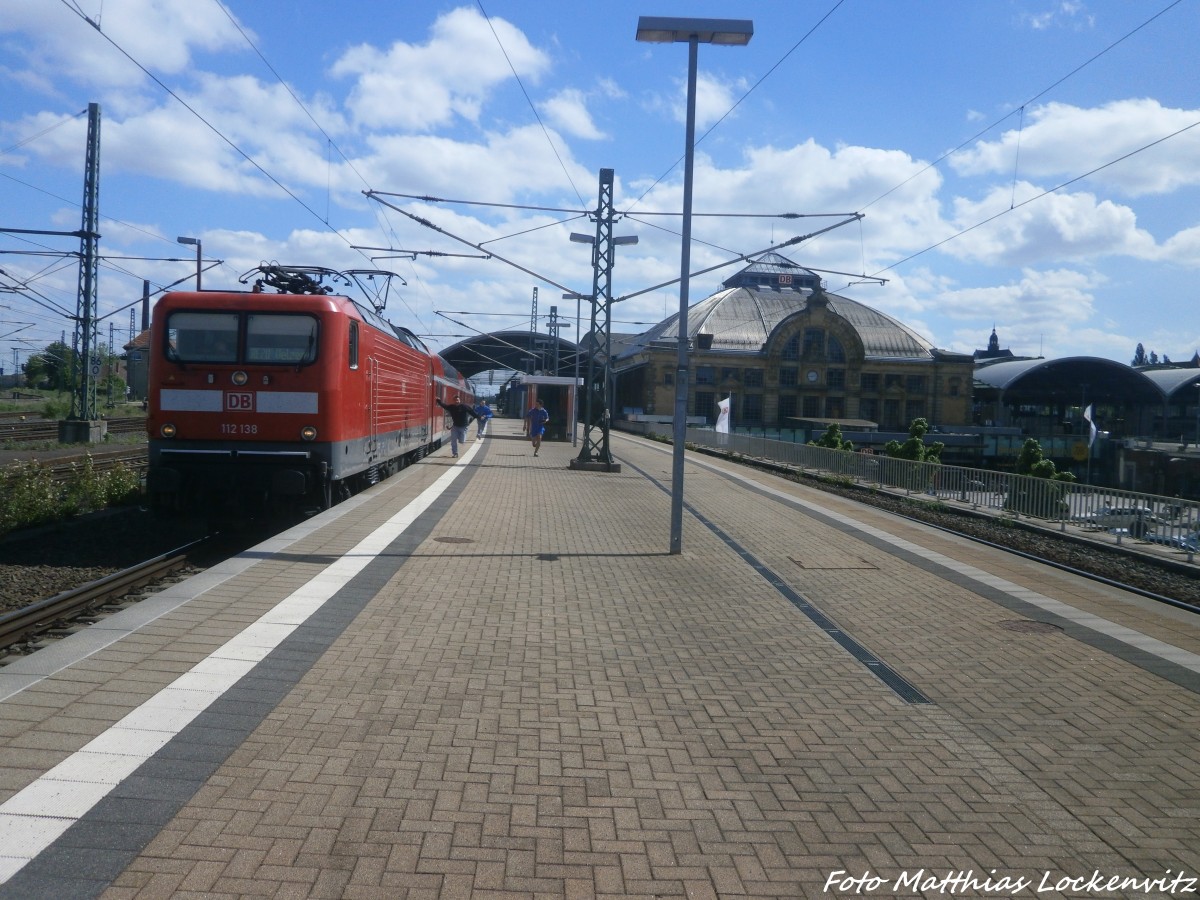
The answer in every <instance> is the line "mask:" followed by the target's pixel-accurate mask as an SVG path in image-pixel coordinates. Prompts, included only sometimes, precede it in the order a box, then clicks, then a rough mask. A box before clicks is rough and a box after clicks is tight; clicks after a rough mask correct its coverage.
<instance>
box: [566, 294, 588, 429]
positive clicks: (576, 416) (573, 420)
mask: <svg viewBox="0 0 1200 900" xmlns="http://www.w3.org/2000/svg"><path fill="white" fill-rule="evenodd" d="M562 296H563V299H564V300H574V301H575V384H574V385H573V386H572V388H571V390H572V391H573V392H574V395H575V402H574V403H572V404H571V408H572V410H573V411H574V415H573V416H572V418H571V446H572V447H575V446H577V445H578V444H579V352H580V351H579V303H580V301H581V300H587V301H588V302H589V303H591V302H592V298H591V297H590V296H585V295H583V294H577V293H575V292H574V291H571V292H570V293H569V294H563V295H562Z"/></svg>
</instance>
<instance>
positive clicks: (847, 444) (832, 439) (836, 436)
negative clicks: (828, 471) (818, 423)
mask: <svg viewBox="0 0 1200 900" xmlns="http://www.w3.org/2000/svg"><path fill="white" fill-rule="evenodd" d="M809 443H810V444H812V445H813V446H816V447H829V448H830V449H833V450H851V451H853V450H854V442H853V441H848V440H845V439H844V438H843V437H842V426H841V425H839V424H837V423H836V422H835V423H833V424H832V425H830V426H829V427H828V428H826V429H825V433H824V434H823V435H821V436H820V437H819V438H817V439H816V440H815V441H809Z"/></svg>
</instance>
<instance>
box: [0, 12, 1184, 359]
mask: <svg viewBox="0 0 1200 900" xmlns="http://www.w3.org/2000/svg"><path fill="white" fill-rule="evenodd" d="M639 14H644V15H655V16H699V17H712V18H742V19H751V20H753V22H754V29H755V34H754V38H753V40H752V41H751V43H750V45H749V46H748V47H738V48H733V47H715V46H705V47H701V49H700V57H699V59H700V80H699V89H698V134H702V135H704V137H703V140H702V141H701V142H700V143H699V145H698V147H697V156H696V168H695V192H694V196H695V200H694V206H695V211H696V212H697V213H727V214H737V215H734V216H722V217H712V216H702V217H698V218H697V219H696V220H695V223H694V227H693V237H694V238H695V239H696V243H695V244H694V245H693V250H692V264H693V266H692V267H693V269H694V270H698V269H702V268H707V267H710V266H714V265H717V264H719V263H721V262H723V261H726V260H729V259H731V258H733V257H736V256H738V255H740V254H745V253H752V252H755V251H758V250H762V249H764V248H766V247H768V246H770V245H771V244H773V243H777V242H780V241H783V240H787V239H789V238H791V237H794V236H797V235H800V234H806V233H809V232H811V231H815V230H817V229H819V228H824V227H826V226H827V225H830V224H832V223H834V222H836V221H840V219H838V218H804V219H782V218H770V217H767V214H778V213H802V214H806V215H813V214H826V213H854V212H861V213H862V214H863V218H862V219H861V221H858V222H851V223H850V224H846V225H844V226H842V227H840V228H838V229H836V230H834V231H831V232H829V233H827V234H825V235H823V236H821V237H819V238H815V239H812V240H809V241H805V242H803V243H801V244H799V245H798V246H793V247H790V248H788V249H787V250H785V251H782V252H784V253H785V255H787V256H789V257H790V258H792V259H793V260H795V261H796V262H798V263H800V264H802V265H806V266H809V267H812V268H814V269H817V270H818V271H820V270H826V271H827V273H828V274H825V275H824V277H825V278H826V284H827V287H828V288H829V289H830V290H833V291H836V292H839V293H844V294H846V295H847V296H850V297H852V298H854V299H856V300H859V301H861V302H863V303H866V304H868V305H871V306H874V307H876V308H878V309H880V310H882V311H884V312H886V313H888V314H890V315H893V316H895V317H896V318H898V319H900V320H901V321H903V322H905V323H906V324H908V325H910V326H911V327H913V328H915V329H916V330H918V331H919V332H921V333H922V334H924V335H925V336H926V337H927V338H928V339H929V340H930V341H932V342H933V344H934V345H935V346H938V347H942V348H945V349H951V350H959V351H965V352H970V351H971V350H974V349H976V348H979V347H983V346H985V345H986V342H987V338H988V334H989V333H990V331H991V330H992V327H993V325H994V326H995V327H996V329H997V331H998V332H999V335H1000V339H1001V345H1002V346H1004V347H1009V348H1011V349H1012V350H1013V351H1014V352H1015V353H1018V354H1022V355H1039V354H1041V355H1044V356H1047V357H1052V358H1053V357H1064V356H1076V355H1091V356H1101V357H1106V358H1110V359H1116V360H1120V361H1122V362H1129V360H1130V359H1131V358H1132V356H1133V352H1134V349H1135V347H1136V345H1137V344H1138V343H1139V342H1141V343H1143V344H1144V345H1145V347H1146V350H1147V351H1150V350H1154V351H1156V352H1157V353H1158V354H1159V355H1160V356H1161V355H1164V354H1165V355H1167V356H1170V357H1171V358H1172V359H1174V360H1176V361H1180V360H1184V359H1188V358H1190V357H1191V356H1192V354H1193V353H1195V352H1196V351H1197V350H1200V314H1198V311H1197V303H1196V297H1197V289H1196V287H1195V282H1196V275H1197V270H1198V269H1200V202H1198V201H1200V127H1197V126H1198V123H1200V96H1198V93H1200V91H1198V85H1200V80H1197V78H1196V66H1195V62H1194V53H1195V47H1196V46H1197V44H1198V43H1200V4H1198V3H1197V0H1180V2H1174V0H1154V2H1140V0H1137V2H1134V0H1096V2H1061V0H1058V2H1055V0H976V2H962V0H922V2H906V0H841V2H839V0H809V2H781V0H771V2H748V0H743V2H721V3H718V2H708V0H691V2H686V3H685V2H675V0H656V2H655V3H654V4H652V5H649V6H646V7H645V8H639V7H638V6H636V5H633V4H615V5H614V4H584V3H573V2H566V3H564V2H562V0H556V2H542V0H482V2H476V3H473V4H472V3H468V2H465V0H461V2H457V3H455V2H438V0H421V2H415V0H397V2H392V3H378V2H375V0H371V2H367V0H341V2H339V3H336V4H334V3H331V2H318V0H288V2H282V0H278V2H277V0H219V2H218V0H188V2H183V0H0V212H2V214H0V227H4V228H23V229H44V230H59V229H61V230H74V229H77V228H79V226H80V200H81V197H82V192H83V168H84V151H85V141H86V115H81V113H82V112H83V111H85V110H86V107H87V105H88V103H90V102H96V103H99V104H100V105H101V110H102V132H101V133H102V137H101V142H102V144H101V151H100V158H101V178H100V213H101V227H100V231H101V234H102V239H101V244H100V247H101V252H102V253H103V254H105V255H106V257H109V258H107V259H106V260H105V262H104V263H103V264H102V267H101V275H100V285H99V307H100V314H101V315H102V316H104V317H105V318H104V320H103V327H102V339H103V340H107V337H108V323H109V322H112V323H114V325H115V329H116V331H115V337H116V343H117V344H122V343H124V341H125V340H126V339H127V336H128V330H129V312H128V310H127V309H125V308H126V307H128V305H129V304H130V303H132V302H133V301H135V300H137V298H139V297H140V296H141V292H142V281H143V279H148V280H149V281H150V282H151V289H152V290H155V291H157V290H158V289H159V288H161V287H163V286H165V285H168V284H169V283H171V282H174V281H177V280H178V279H182V278H185V277H186V276H187V275H189V274H190V273H192V272H193V271H194V265H195V263H194V259H195V258H194V249H193V248H190V247H183V246H180V245H178V244H177V243H176V241H175V238H176V237H177V236H181V235H184V236H195V237H199V238H200V239H201V240H202V241H203V252H204V257H205V259H206V260H210V261H215V260H221V261H222V263H221V264H220V265H217V266H215V267H214V268H212V269H209V270H208V271H206V273H205V275H204V285H205V287H206V288H213V287H221V286H228V287H236V286H237V278H238V276H240V275H242V274H243V273H244V272H246V271H247V270H249V269H250V268H251V267H253V266H255V265H257V264H258V263H259V262H261V261H263V260H278V261H281V262H287V263H294V264H306V265H322V266H327V267H330V268H336V269H346V268H364V267H367V266H369V265H372V264H373V263H372V262H371V260H370V259H369V257H370V256H373V255H376V254H374V253H371V252H365V253H364V252H363V251H359V250H355V249H353V247H354V246H377V247H384V246H386V247H395V248H403V249H406V250H434V251H439V252H444V253H465V254H471V253H472V252H473V251H472V250H470V248H468V247H466V246H464V245H463V244H460V243H457V242H455V241H453V240H451V239H450V238H449V237H447V236H445V235H442V234H438V233H436V232H434V231H432V230H430V229H428V228H425V227H423V226H421V225H420V224H418V223H415V222H413V221H412V220H410V219H408V218H407V217H405V216H403V215H401V214H399V213H397V212H395V211H394V210H391V209H389V208H387V207H385V206H382V205H381V204H379V203H376V202H374V201H372V200H369V199H367V198H366V197H364V195H363V191H365V190H376V191H382V192H390V193H398V194H412V195H431V196H436V197H442V198H448V199H452V200H463V201H475V202H477V203H490V204H508V206H498V205H492V206H485V205H468V204H466V203H436V204H430V203H420V202H417V201H413V200H407V199H401V198H392V199H391V202H394V203H395V204H397V205H399V206H402V207H403V208H405V209H407V210H409V211H411V212H413V213H414V214H417V215H420V216H422V217H424V218H426V219H428V220H430V221H432V222H435V223H436V224H438V225H439V226H440V227H441V228H443V229H445V230H446V231H448V232H450V233H452V234H454V235H457V236H458V237H460V238H462V239H463V240H466V241H469V242H471V243H477V244H478V243H484V242H486V246H487V247H488V249H489V250H490V251H491V252H493V253H495V254H498V255H500V256H504V257H506V258H507V259H510V260H513V261H514V262H517V263H519V264H520V265H521V266H523V267H525V268H526V269H529V270H532V271H534V272H536V273H538V274H540V275H543V276H545V277H546V278H547V279H549V281H551V282H554V283H557V284H559V285H562V286H566V287H569V288H571V289H572V290H578V291H582V292H587V291H589V290H590V289H591V259H590V251H589V249H588V248H587V247H586V246H584V245H580V244H576V243H571V242H570V241H569V233H570V232H572V231H583V232H590V231H592V230H593V229H594V226H593V225H591V224H590V223H589V222H588V221H587V219H586V218H573V217H572V214H571V213H561V212H551V211H545V210H529V209H517V208H513V207H516V206H522V207H528V206H537V207H549V208H554V209H567V210H575V211H583V210H586V209H591V208H594V207H595V204H596V199H597V179H598V173H599V170H600V169H601V168H612V169H614V170H615V173H616V190H615V200H616V203H615V205H616V207H617V209H618V210H620V211H623V212H624V211H628V212H629V215H628V216H626V217H624V218H622V220H621V221H619V222H618V223H617V225H616V226H615V228H614V232H615V233H616V234H618V235H629V234H635V235H637V236H638V237H639V243H638V244H637V246H633V247H621V248H619V249H618V251H617V255H616V267H615V269H614V272H613V292H614V295H616V296H621V295H624V294H630V293H634V292H636V291H641V290H643V289H645V288H647V287H650V286H652V285H656V284H660V283H663V282H666V281H669V280H671V279H673V278H676V277H677V276H678V274H679V259H680V238H679V234H678V232H679V224H680V221H679V218H678V217H677V216H676V215H673V214H675V213H678V212H679V211H680V209H681V207H682V165H681V164H680V161H681V158H682V156H683V150H684V147H683V144H684V125H683V106H684V94H685V90H684V88H685V79H686V69H687V48H686V46H685V45H682V44H678V45H667V44H662V45H659V44H643V43H638V42H636V41H635V40H634V34H635V31H636V26H637V19H638V16H639ZM83 16H86V17H87V18H88V19H90V20H91V24H89V23H88V22H85V21H84V19H83ZM514 72H515V74H514ZM151 76H153V77H151ZM731 110H732V111H731ZM710 128H711V129H712V130H711V131H709V129H710ZM705 132H708V133H707V134H705ZM650 213H669V214H672V215H665V216H664V215H655V216H652V215H649V214H650ZM77 247H78V244H77V241H74V240H73V239H69V238H57V237H37V236H29V235H15V234H0V270H3V272H4V273H5V274H4V275H3V276H0V363H2V364H3V365H4V367H5V370H6V371H10V370H11V364H12V359H13V354H14V350H15V351H16V352H17V354H18V358H19V359H21V360H23V359H24V358H25V357H26V356H27V355H28V353H29V351H30V350H31V349H35V350H36V349H40V348H42V347H44V346H45V345H46V344H47V343H49V342H50V341H52V340H56V339H58V337H59V336H60V335H61V334H62V333H63V331H64V330H65V331H66V333H67V334H68V340H69V335H70V331H71V327H72V326H71V323H70V320H69V316H70V315H71V314H73V313H74V310H75V304H76V300H75V289H76V281H77V270H76V268H75V265H74V263H73V262H72V261H71V260H70V259H60V258H57V257H55V256H53V255H46V254H49V253H53V252H54V251H71V250H75V249H77ZM119 257H123V258H119ZM377 264H378V265H379V266H381V267H383V268H387V269H391V270H393V271H396V272H398V273H400V274H401V275H402V276H403V277H404V278H405V280H406V281H407V287H404V288H402V289H401V291H400V294H399V295H398V296H394V297H393V299H392V300H391V302H390V303H389V306H388V309H387V312H386V315H387V316H388V317H389V318H391V319H392V320H393V321H394V322H396V323H397V324H401V325H405V326H407V327H409V328H411V329H413V330H414V331H416V332H417V333H419V334H422V335H426V336H428V340H429V343H430V344H431V345H433V346H435V347H438V348H444V347H446V346H449V345H450V344H452V343H455V342H456V341H457V340H460V339H461V338H463V337H469V336H471V335H472V334H474V333H476V330H478V331H492V330H496V329H499V328H512V327H516V328H528V327H529V320H530V312H531V298H532V292H533V288H534V287H535V286H536V287H538V288H539V301H538V311H539V314H540V315H541V316H542V317H545V316H546V315H547V314H548V313H549V308H550V306H552V305H557V306H558V307H559V311H560V313H559V314H560V315H562V316H566V317H573V316H574V314H575V313H574V304H573V301H569V300H562V299H560V297H561V293H562V291H561V289H560V288H557V287H553V286H552V285H551V284H548V283H546V282H539V281H537V280H535V279H534V278H532V277H531V276H530V275H528V274H526V273H524V272H521V271H519V270H517V269H515V268H513V267H510V266H507V265H505V264H504V263H502V262H500V261H499V260H497V259H491V260H481V259H469V258H464V257H454V256H426V255H421V256H417V257H416V258H415V259H389V260H378V261H377ZM736 270H737V266H732V267H728V268H724V269H720V270H718V271H716V272H713V273H711V274H708V275H702V276H699V277H697V278H695V279H693V281H692V285H691V299H692V301H693V302H696V301H699V300H700V299H702V298H703V297H705V296H707V295H709V294H710V293H712V292H713V291H715V290H717V289H718V287H719V283H720V280H721V279H722V278H725V277H728V275H729V274H731V273H732V272H734V271H736ZM833 272H845V273H860V274H865V275H868V276H877V277H879V278H884V279H887V281H886V282H885V283H883V284H877V283H853V282H857V281H859V279H856V278H853V277H847V276H845V275H838V274H832V273H833ZM185 286H186V282H185ZM678 303H679V295H678V288H677V287H675V286H671V287H668V288H664V289H662V290H658V291H653V292H650V293H646V294H642V295H640V296H638V297H635V298H632V299H630V300H627V301H623V302H621V303H620V304H618V305H615V306H614V310H613V317H614V325H613V327H614V330H617V331H641V330H644V328H645V327H647V326H648V324H650V323H653V322H656V321H658V320H660V319H662V318H665V317H666V316H667V315H670V314H671V313H673V312H674V311H675V310H677V309H678ZM64 311H65V313H64ZM439 312H441V313H447V314H449V313H453V319H454V320H456V321H450V320H449V319H448V318H446V317H445V316H444V315H439V314H438V313H439ZM139 318H140V315H139ZM585 325H586V322H585ZM539 330H545V322H544V318H543V321H542V322H541V323H540V325H539ZM572 336H573V334H572Z"/></svg>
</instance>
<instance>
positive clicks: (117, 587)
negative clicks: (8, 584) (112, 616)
mask: <svg viewBox="0 0 1200 900" xmlns="http://www.w3.org/2000/svg"><path fill="white" fill-rule="evenodd" d="M206 540H207V539H206V538H202V539H200V540H198V541H194V542H192V543H190V544H187V545H185V546H183V547H180V548H179V549H177V550H172V551H170V552H169V553H164V554H163V555H162V556H157V557H155V558H154V559H151V560H147V561H146V562H143V563H139V564H138V565H136V566H132V567H130V568H128V569H123V570H122V571H120V572H114V573H113V574H112V575H108V576H106V577H105V578H101V579H99V580H97V581H93V582H91V583H90V584H85V585H83V586H81V587H78V588H73V589H72V590H69V591H63V592H62V593H61V594H56V595H54V596H53V597H48V598H47V599H45V600H41V601H39V602H37V603H33V604H31V605H29V606H26V607H25V608H24V609H18V610H16V611H14V612H11V613H7V614H5V615H3V616H0V649H2V648H7V647H11V646H13V645H14V644H16V643H18V642H19V641H21V640H23V639H24V638H26V637H28V636H30V635H33V634H38V633H41V632H43V631H47V630H49V629H50V628H52V627H54V625H55V623H57V622H59V621H60V620H63V619H67V618H70V617H71V616H76V615H79V614H80V613H81V612H84V611H86V610H88V609H91V608H92V607H96V606H100V605H103V604H104V603H106V602H108V601H110V600H113V599H115V598H118V597H123V596H125V595H126V594H128V593H129V592H131V591H134V590H136V589H137V588H139V587H143V586H145V585H147V584H150V583H152V582H154V581H157V580H159V579H160V578H163V577H165V576H166V575H169V574H171V573H172V572H174V571H176V570H177V569H181V568H183V566H185V565H187V562H188V554H189V553H191V552H192V551H193V550H195V549H196V548H197V547H198V546H200V545H201V544H203V543H204V542H205V541H206Z"/></svg>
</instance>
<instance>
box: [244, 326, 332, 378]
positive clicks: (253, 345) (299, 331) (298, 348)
mask: <svg viewBox="0 0 1200 900" xmlns="http://www.w3.org/2000/svg"><path fill="white" fill-rule="evenodd" d="M316 358H317V320H316V319H315V318H313V317H312V316H307V315H291V314H288V313H271V314H268V315H256V314H254V313H249V314H247V316H246V362H251V363H288V364H290V365H296V366H300V365H306V364H308V363H311V362H313V361H314V360H315V359H316Z"/></svg>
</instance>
